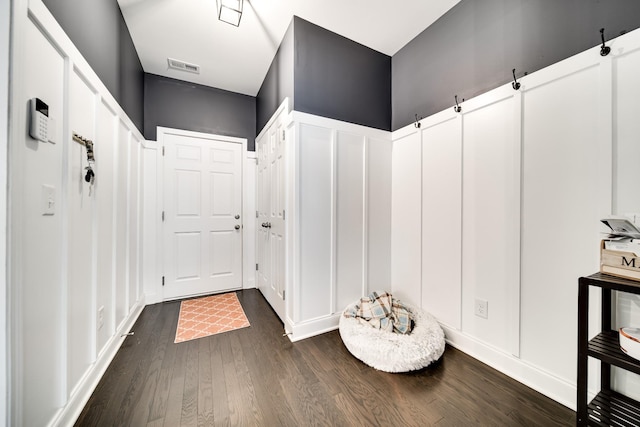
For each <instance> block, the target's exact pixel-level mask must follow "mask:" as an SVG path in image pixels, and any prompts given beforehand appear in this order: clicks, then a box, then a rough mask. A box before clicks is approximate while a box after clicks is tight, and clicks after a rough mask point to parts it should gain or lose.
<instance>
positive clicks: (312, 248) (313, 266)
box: [290, 123, 335, 323]
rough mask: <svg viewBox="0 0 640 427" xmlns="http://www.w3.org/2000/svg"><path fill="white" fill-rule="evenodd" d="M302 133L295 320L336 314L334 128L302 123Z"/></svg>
mask: <svg viewBox="0 0 640 427" xmlns="http://www.w3.org/2000/svg"><path fill="white" fill-rule="evenodd" d="M298 135H299V142H298V146H299V165H300V167H299V170H300V179H299V186H300V187H299V188H300V191H299V206H300V208H299V210H297V217H296V219H297V220H298V222H299V224H300V226H299V227H300V228H299V234H298V236H299V237H298V238H299V248H300V267H299V276H298V279H297V283H298V284H297V285H294V289H296V290H297V292H296V291H294V292H291V294H290V295H295V298H296V299H297V304H296V306H297V309H296V310H295V311H294V314H293V319H292V320H293V321H294V322H295V323H297V322H301V321H305V320H310V319H314V318H319V317H323V316H327V315H330V314H333V301H332V300H333V297H334V295H333V291H334V286H333V284H334V262H335V259H334V254H335V252H334V239H335V232H334V229H333V227H334V221H333V219H334V206H335V203H333V200H332V199H333V191H332V190H333V185H334V168H333V164H334V156H333V151H334V147H333V131H332V129H331V128H329V127H320V126H316V125H310V124H306V123H302V124H300V125H299V128H298Z"/></svg>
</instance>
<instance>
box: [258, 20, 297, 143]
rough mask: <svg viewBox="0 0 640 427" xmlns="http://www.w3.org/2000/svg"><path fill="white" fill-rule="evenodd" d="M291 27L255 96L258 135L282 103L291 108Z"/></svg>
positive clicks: (292, 100) (290, 26) (291, 26)
mask: <svg viewBox="0 0 640 427" xmlns="http://www.w3.org/2000/svg"><path fill="white" fill-rule="evenodd" d="M293 25H294V20H292V21H291V24H289V28H288V29H287V32H286V33H285V35H284V37H283V39H282V42H280V47H278V50H277V52H276V55H275V57H274V58H273V61H271V66H270V67H269V71H267V75H266V76H265V78H264V81H263V82H262V86H260V90H259V91H258V95H257V96H256V131H257V132H258V133H260V131H262V128H263V127H264V126H265V125H266V124H267V122H268V121H269V119H270V118H271V116H273V113H275V112H276V110H277V109H278V107H279V106H280V104H282V101H284V99H285V98H286V97H289V107H290V108H292V107H293V102H294V99H293V95H294V94H293Z"/></svg>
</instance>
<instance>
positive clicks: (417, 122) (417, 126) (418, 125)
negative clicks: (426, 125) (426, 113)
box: [413, 114, 422, 129]
mask: <svg viewBox="0 0 640 427" xmlns="http://www.w3.org/2000/svg"><path fill="white" fill-rule="evenodd" d="M420 120H422V117H420V118H418V114H416V122H415V123H414V124H413V125H414V126H415V127H416V128H418V129H419V128H420V126H421V125H422V123H420Z"/></svg>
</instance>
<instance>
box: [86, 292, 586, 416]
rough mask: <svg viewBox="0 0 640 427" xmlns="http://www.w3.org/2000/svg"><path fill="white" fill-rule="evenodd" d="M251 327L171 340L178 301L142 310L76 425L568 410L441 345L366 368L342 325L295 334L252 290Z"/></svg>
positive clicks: (245, 297) (246, 300)
mask: <svg viewBox="0 0 640 427" xmlns="http://www.w3.org/2000/svg"><path fill="white" fill-rule="evenodd" d="M238 298H239V300H240V302H241V303H242V306H243V307H244V309H245V312H246V314H247V317H248V318H249V321H250V322H251V327H249V328H244V329H240V330H236V331H232V332H227V333H223V334H219V335H214V336H212V337H208V338H202V339H198V340H194V341H189V342H186V343H181V344H174V343H173V340H174V337H175V330H176V324H177V321H178V311H179V309H180V303H179V302H170V303H164V304H156V305H151V306H148V307H146V308H145V309H144V311H143V312H142V314H141V315H140V318H139V319H138V321H137V322H136V324H135V326H134V328H133V330H134V331H135V335H133V336H130V337H127V338H126V340H125V342H124V344H123V346H122V348H121V349H120V351H119V352H118V354H117V355H116V357H115V359H114V360H113V362H112V363H111V365H110V367H109V368H108V370H107V372H106V374H105V376H104V378H103V379H102V380H101V381H100V383H99V384H98V387H97V388H96V390H95V392H94V393H93V395H92V397H91V399H90V400H89V402H88V403H87V406H86V407H85V408H84V411H83V412H82V414H81V415H80V417H79V419H78V421H77V423H76V425H78V426H136V427H137V426H171V427H175V426H213V425H216V426H217V425H229V426H269V427H271V426H312V425H327V426H429V425H438V426H469V425H483V426H484V425H492V426H560V425H566V426H569V425H575V413H574V412H573V411H571V410H569V409H567V408H565V407H563V406H562V405H560V404H558V403H556V402H554V401H552V400H551V399H548V398H546V397H544V396H543V395H541V394H539V393H537V392H535V391H533V390H531V389H530V388H527V387H525V386H523V385H522V384H520V383H518V382H516V381H514V380H512V379H510V378H508V377H507V376H505V375H503V374H501V373H499V372H497V371H495V370H493V369H491V368H489V367H488V366H486V365H484V364H482V363H480V362H478V361H476V360H475V359H473V358H471V357H469V356H467V355H466V354H464V353H462V352H460V351H458V350H456V349H454V348H451V347H447V349H446V351H445V354H444V356H443V357H442V359H441V360H440V361H439V362H437V363H436V364H434V365H432V366H430V367H428V368H426V369H423V370H421V371H417V372H413V373H407V374H389V373H384V372H379V371H376V370H374V369H373V368H369V367H368V366H366V365H364V364H363V363H361V362H360V361H358V360H357V359H355V358H353V357H352V356H351V354H350V353H349V352H348V351H347V349H346V348H345V347H344V345H343V344H342V341H341V340H340V335H339V333H338V332H337V331H334V332H330V333H327V334H323V335H320V336H317V337H314V338H310V339H307V340H304V341H300V342H297V343H291V342H290V341H289V339H288V338H286V337H282V323H281V322H280V321H279V319H278V318H277V317H276V315H275V314H274V313H273V311H272V310H271V308H270V307H269V305H268V304H267V303H266V302H265V300H264V299H263V298H262V295H261V294H260V293H259V292H258V291H257V290H248V291H242V292H238Z"/></svg>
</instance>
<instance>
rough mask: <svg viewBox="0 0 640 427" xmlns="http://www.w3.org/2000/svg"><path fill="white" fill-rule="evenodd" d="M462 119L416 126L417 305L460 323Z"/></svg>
mask: <svg viewBox="0 0 640 427" xmlns="http://www.w3.org/2000/svg"><path fill="white" fill-rule="evenodd" d="M461 224H462V117H461V116H459V115H457V114H455V113H454V112H453V111H446V112H443V113H441V114H437V115H435V116H432V117H430V118H429V120H426V121H424V123H423V124H422V300H421V302H422V307H423V308H424V309H425V310H428V311H429V312H430V313H432V314H433V315H434V316H436V317H437V318H438V320H439V321H440V322H442V323H444V324H447V325H449V326H450V327H452V328H455V329H460V328H461V327H462V313H461V310H460V308H461V306H460V303H461V301H462V300H461V298H462V278H461V275H462V270H461V266H460V258H461V256H462V229H461V228H460V226H461Z"/></svg>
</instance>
